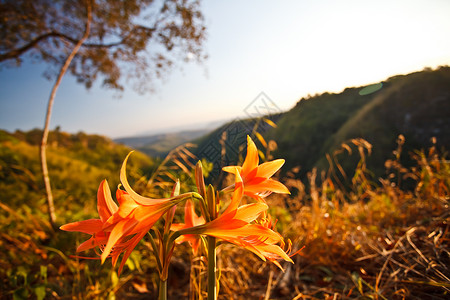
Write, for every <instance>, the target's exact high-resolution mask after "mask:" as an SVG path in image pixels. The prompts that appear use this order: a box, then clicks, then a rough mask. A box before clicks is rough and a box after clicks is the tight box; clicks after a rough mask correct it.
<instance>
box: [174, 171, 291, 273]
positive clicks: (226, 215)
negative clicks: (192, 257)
mask: <svg viewBox="0 0 450 300" xmlns="http://www.w3.org/2000/svg"><path fill="white" fill-rule="evenodd" d="M243 195H244V184H243V181H242V178H241V177H240V174H239V173H238V172H237V173H236V183H235V190H234V193H233V197H232V199H231V202H230V204H229V206H228V207H227V209H226V210H225V211H224V212H223V213H222V214H221V215H220V216H219V217H218V218H217V219H214V220H212V221H211V222H208V223H205V224H203V225H198V226H195V227H191V228H183V229H181V230H180V232H179V234H185V233H186V234H204V235H209V236H214V237H216V238H220V239H222V240H224V241H227V242H229V243H232V244H235V245H238V246H241V247H244V248H246V249H248V250H250V251H252V252H253V253H255V254H256V255H258V256H259V257H260V258H261V259H263V260H266V259H268V260H270V261H272V262H275V259H277V258H281V259H284V260H286V261H289V262H292V260H291V259H290V257H289V256H288V255H287V254H286V253H285V252H284V251H283V249H281V248H280V247H279V246H278V245H276V244H277V243H279V242H282V237H281V236H280V234H279V233H277V232H275V231H273V230H271V229H270V228H268V226H264V225H261V224H252V223H251V222H254V221H255V220H256V219H257V218H258V217H259V216H260V215H261V213H263V212H264V211H266V210H267V208H268V206H267V204H265V203H263V202H258V203H252V204H247V205H242V206H239V204H240V201H241V198H242V196H243ZM276 264H277V266H279V267H280V268H281V266H280V265H279V263H276Z"/></svg>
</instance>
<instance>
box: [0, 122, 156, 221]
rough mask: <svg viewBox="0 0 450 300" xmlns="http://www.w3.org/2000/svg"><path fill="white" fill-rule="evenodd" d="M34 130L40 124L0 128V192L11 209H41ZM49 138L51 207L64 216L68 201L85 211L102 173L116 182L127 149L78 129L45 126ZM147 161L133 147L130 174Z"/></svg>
mask: <svg viewBox="0 0 450 300" xmlns="http://www.w3.org/2000/svg"><path fill="white" fill-rule="evenodd" d="M40 134H42V132H41V131H40V130H32V131H29V132H20V131H17V132H15V133H14V134H8V133H6V132H2V136H1V140H2V141H1V142H0V179H1V181H0V198H1V199H2V201H3V203H5V204H6V205H8V206H10V207H11V208H13V209H16V208H19V207H21V206H22V205H29V206H30V207H35V208H39V207H40V208H41V209H40V211H41V212H43V211H45V209H44V207H45V193H44V191H43V182H42V177H41V174H40V164H39V149H38V143H39V140H40V138H39V135H40ZM49 144H50V145H51V146H50V147H49V149H48V163H49V173H50V179H51V183H52V187H53V190H54V197H55V204H56V207H57V213H58V214H59V215H61V216H62V218H65V217H64V216H65V213H64V212H65V211H66V210H68V209H69V207H71V208H72V211H83V212H84V213H85V214H90V213H92V212H95V201H93V200H95V197H96V196H95V195H96V191H97V189H98V185H99V183H100V181H101V180H103V179H107V180H108V182H109V183H110V185H111V186H113V187H114V186H117V184H118V176H117V174H118V170H119V169H120V166H121V164H122V161H123V158H124V157H125V156H126V155H127V154H128V152H129V151H130V149H129V148H127V147H125V146H122V145H116V144H114V143H113V142H112V141H111V140H109V139H107V138H105V137H102V136H98V135H87V134H84V133H81V132H80V133H78V134H74V135H71V134H68V133H64V132H58V131H56V132H51V134H50V138H49ZM153 164H154V163H153V162H152V160H151V159H149V158H148V157H147V156H145V155H144V154H142V153H136V154H135V155H134V156H133V160H132V161H130V165H129V168H130V174H134V176H137V177H138V178H140V177H141V176H142V175H144V174H142V173H141V172H142V171H144V172H146V173H147V174H148V173H149V172H150V171H151V170H152V168H153ZM36 204H37V205H36ZM35 205H36V206H35ZM74 205H75V207H74ZM73 208H75V209H73ZM64 221H66V220H64Z"/></svg>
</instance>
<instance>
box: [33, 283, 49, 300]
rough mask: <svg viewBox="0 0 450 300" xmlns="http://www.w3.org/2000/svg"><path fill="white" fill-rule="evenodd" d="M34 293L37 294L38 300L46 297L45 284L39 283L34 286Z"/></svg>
mask: <svg viewBox="0 0 450 300" xmlns="http://www.w3.org/2000/svg"><path fill="white" fill-rule="evenodd" d="M34 293H35V294H36V298H37V300H43V299H44V298H45V294H46V292H45V286H44V285H39V286H37V287H35V288H34Z"/></svg>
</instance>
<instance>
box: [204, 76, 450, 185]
mask: <svg viewBox="0 0 450 300" xmlns="http://www.w3.org/2000/svg"><path fill="white" fill-rule="evenodd" d="M273 120H274V121H275V122H276V123H277V125H278V126H277V128H271V127H270V126H267V125H265V126H264V127H263V128H260V131H259V132H260V133H262V134H263V136H264V137H265V139H266V140H270V139H272V140H274V141H276V143H277V145H278V149H277V150H276V151H275V152H274V156H275V157H278V158H284V159H286V164H285V166H284V167H283V170H285V171H286V170H289V169H291V168H293V167H297V166H299V167H300V173H299V177H301V178H303V177H304V176H305V175H306V172H309V171H310V170H311V169H312V168H314V167H318V168H319V169H322V170H324V169H325V170H326V169H327V168H328V163H327V160H326V158H325V155H326V154H327V153H333V152H334V151H335V150H337V149H338V148H340V146H341V144H342V143H344V142H348V141H349V140H350V139H353V138H364V139H366V140H367V141H368V142H369V143H371V144H372V145H373V149H372V150H373V151H372V154H371V156H370V157H369V158H368V166H369V168H371V170H373V171H374V172H375V176H377V175H380V174H379V172H382V170H384V162H385V160H386V159H388V158H392V157H393V154H392V151H393V150H394V149H395V148H396V138H397V137H398V135H399V134H403V135H404V136H405V138H406V143H405V145H404V153H405V154H404V157H407V156H408V154H407V152H408V151H412V150H414V149H420V148H425V147H428V146H430V145H431V142H430V139H431V138H432V137H436V139H437V146H438V147H444V148H446V149H449V148H450V68H449V67H440V68H438V69H436V70H431V69H426V70H424V71H421V72H415V73H411V74H408V75H398V76H394V77H391V78H389V79H387V80H386V81H383V82H380V83H377V84H373V85H368V86H361V87H353V88H347V89H345V90H344V91H343V92H341V93H335V94H331V93H324V94H321V95H316V96H312V97H308V98H302V99H301V100H300V101H299V102H298V103H297V104H296V105H295V107H293V108H292V109H291V110H289V111H288V112H285V113H282V114H279V115H277V116H276V117H275V118H274V119H273ZM255 122H257V120H237V121H234V122H230V123H227V124H225V125H223V126H222V127H220V128H218V129H217V130H215V131H213V132H212V133H210V134H209V135H207V136H205V137H203V138H202V139H199V140H198V142H199V147H198V149H197V150H196V154H197V155H199V156H200V157H205V158H207V159H208V160H210V161H215V162H216V165H215V166H216V169H220V167H221V165H223V164H224V162H225V163H227V164H234V163H237V162H238V161H239V155H240V154H239V153H241V154H242V153H245V136H246V135H247V134H251V133H252V128H253V125H254V124H255ZM223 132H227V142H226V143H225V145H226V149H227V155H226V157H225V159H224V160H223V159H222V160H221V154H220V151H221V144H220V143H219V140H220V138H221V137H222V133H223ZM254 139H255V140H256V138H255V137H254ZM231 146H232V147H231ZM239 146H240V150H236V149H239ZM355 152H357V151H353V155H352V156H351V157H350V158H347V159H345V160H346V161H347V165H344V167H345V168H347V170H354V163H355V162H356V161H357V160H358V159H359V157H358V156H357V153H356V154H355ZM211 153H214V155H215V156H214V155H213V154H211ZM241 156H242V155H241ZM241 160H242V157H241ZM375 178H376V177H375Z"/></svg>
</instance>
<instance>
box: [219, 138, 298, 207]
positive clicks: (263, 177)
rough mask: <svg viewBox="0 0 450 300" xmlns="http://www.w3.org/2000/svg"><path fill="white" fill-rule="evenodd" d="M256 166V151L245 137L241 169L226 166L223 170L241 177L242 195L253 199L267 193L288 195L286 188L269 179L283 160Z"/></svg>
mask: <svg viewBox="0 0 450 300" xmlns="http://www.w3.org/2000/svg"><path fill="white" fill-rule="evenodd" d="M258 164H259V156H258V149H257V148H256V145H255V143H254V142H253V141H252V139H251V138H250V136H247V156H246V157H245V160H244V163H243V165H242V167H240V166H228V167H224V168H223V170H224V171H225V172H229V173H233V174H235V175H237V174H239V175H240V176H241V178H242V180H243V182H244V193H245V194H246V195H248V196H251V197H254V198H255V197H256V196H263V195H264V194H265V193H267V192H275V193H283V194H290V192H289V190H288V189H287V187H286V186H284V185H283V184H282V183H281V182H278V181H276V180H273V179H270V177H271V176H272V175H273V174H275V173H276V172H277V171H278V170H279V169H280V168H281V166H283V164H284V159H276V160H273V161H269V162H265V163H262V164H261V165H258ZM256 198H257V197H256ZM259 198H260V197H259ZM258 200H260V199H258Z"/></svg>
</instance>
